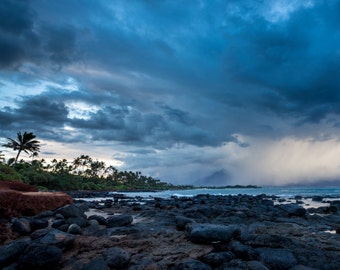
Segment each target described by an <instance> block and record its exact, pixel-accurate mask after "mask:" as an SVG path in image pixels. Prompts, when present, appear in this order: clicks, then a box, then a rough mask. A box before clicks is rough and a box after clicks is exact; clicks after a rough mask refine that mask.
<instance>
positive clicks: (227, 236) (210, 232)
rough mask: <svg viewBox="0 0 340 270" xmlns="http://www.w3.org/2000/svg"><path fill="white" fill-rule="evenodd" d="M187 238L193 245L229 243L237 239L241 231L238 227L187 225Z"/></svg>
mask: <svg viewBox="0 0 340 270" xmlns="http://www.w3.org/2000/svg"><path fill="white" fill-rule="evenodd" d="M186 232H187V235H188V238H189V239H190V241H192V242H193V243H207V244H208V243H217V242H229V241H230V240H231V239H232V238H234V237H238V236H239V235H240V233H241V230H240V228H239V227H238V226H234V225H230V226H225V225H216V224H207V223H205V224H188V225H187V227H186Z"/></svg>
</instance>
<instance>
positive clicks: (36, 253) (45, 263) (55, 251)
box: [19, 243, 63, 270]
mask: <svg viewBox="0 0 340 270" xmlns="http://www.w3.org/2000/svg"><path fill="white" fill-rule="evenodd" d="M62 255H63V253H62V250H61V249H60V248H58V247H55V246H49V245H43V244H39V243H33V244H31V245H30V246H29V247H27V248H26V250H25V252H24V253H23V255H22V256H21V257H20V261H19V268H20V269H36V270H39V269H41V270H43V269H47V268H49V269H57V265H58V263H59V261H60V260H61V257H62Z"/></svg>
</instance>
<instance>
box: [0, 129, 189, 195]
mask: <svg viewBox="0 0 340 270" xmlns="http://www.w3.org/2000/svg"><path fill="white" fill-rule="evenodd" d="M35 138H36V136H35V135H34V134H33V133H28V132H24V134H22V133H21V132H18V133H17V140H14V139H11V138H7V143H5V144H3V145H2V146H3V147H7V148H11V149H13V150H14V151H17V155H16V157H15V158H11V159H9V160H8V161H7V163H5V159H4V155H3V154H2V152H1V151H0V180H21V181H23V182H25V183H28V184H34V185H37V186H38V187H40V188H41V189H49V190H127V191H128V190H130V191H131V190H136V191H138V190H166V189H183V188H192V186H174V185H172V184H169V183H165V182H162V181H160V180H158V179H154V178H152V177H151V176H145V175H143V174H142V173H141V172H140V171H137V172H133V171H119V170H118V169H117V168H115V167H114V166H106V164H105V163H104V162H103V161H98V160H93V159H92V158H91V157H90V156H88V155H81V156H79V157H76V158H75V159H74V160H73V161H71V162H70V161H68V160H66V159H61V160H57V159H53V160H52V162H51V163H47V162H46V161H45V160H44V159H40V160H39V159H37V157H38V153H39V151H40V142H39V141H38V140H36V139H35ZM22 152H25V153H27V154H30V157H31V158H32V159H31V160H30V161H25V160H23V159H21V160H19V156H20V154H21V153H22Z"/></svg>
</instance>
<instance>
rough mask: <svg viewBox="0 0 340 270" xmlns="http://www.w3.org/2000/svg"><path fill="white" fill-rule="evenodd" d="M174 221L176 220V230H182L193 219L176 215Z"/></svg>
mask: <svg viewBox="0 0 340 270" xmlns="http://www.w3.org/2000/svg"><path fill="white" fill-rule="evenodd" d="M175 222H176V226H177V229H178V230H184V229H185V227H186V225H187V224H189V223H193V222H194V220H193V219H191V218H187V217H184V216H176V217H175Z"/></svg>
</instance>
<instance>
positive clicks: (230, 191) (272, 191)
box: [113, 187, 340, 198]
mask: <svg viewBox="0 0 340 270" xmlns="http://www.w3.org/2000/svg"><path fill="white" fill-rule="evenodd" d="M113 193H120V194H126V195H128V196H132V197H135V196H140V197H144V198H145V197H159V198H169V197H171V196H178V197H192V196H195V195H198V194H211V195H238V194H247V195H259V194H266V195H275V196H278V197H282V198H294V197H295V196H297V195H300V196H302V197H312V196H317V195H319V196H323V197H325V198H340V187H291V188H289V187H263V188H225V189H208V188H202V189H188V190H166V191H158V192H113Z"/></svg>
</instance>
